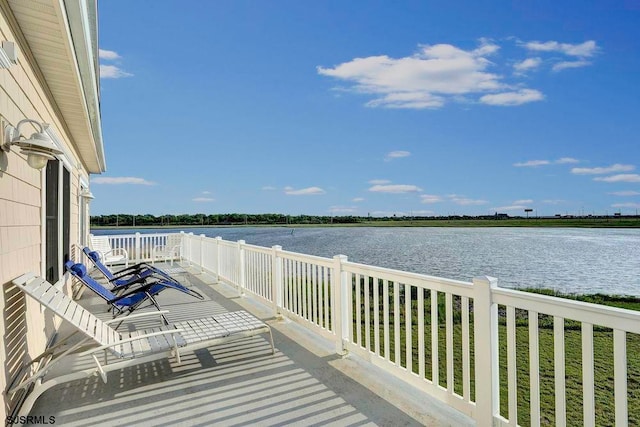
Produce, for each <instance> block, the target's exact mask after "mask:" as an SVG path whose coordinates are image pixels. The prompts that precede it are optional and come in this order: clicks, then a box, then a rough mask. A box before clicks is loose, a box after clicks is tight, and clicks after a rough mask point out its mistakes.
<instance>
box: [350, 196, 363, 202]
mask: <svg viewBox="0 0 640 427" xmlns="http://www.w3.org/2000/svg"><path fill="white" fill-rule="evenodd" d="M351 201H352V202H355V203H359V202H364V197H355V198H354V199H352V200H351Z"/></svg>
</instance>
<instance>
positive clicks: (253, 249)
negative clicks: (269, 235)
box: [244, 244, 273, 254]
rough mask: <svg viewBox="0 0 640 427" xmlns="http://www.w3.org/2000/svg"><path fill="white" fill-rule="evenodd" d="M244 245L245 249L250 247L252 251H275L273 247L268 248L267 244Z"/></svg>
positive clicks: (264, 252) (268, 252) (267, 252)
mask: <svg viewBox="0 0 640 427" xmlns="http://www.w3.org/2000/svg"><path fill="white" fill-rule="evenodd" d="M244 247H245V249H248V250H250V251H253V252H259V253H263V254H270V253H271V252H272V251H273V249H272V248H267V247H266V246H257V245H250V244H245V245H244Z"/></svg>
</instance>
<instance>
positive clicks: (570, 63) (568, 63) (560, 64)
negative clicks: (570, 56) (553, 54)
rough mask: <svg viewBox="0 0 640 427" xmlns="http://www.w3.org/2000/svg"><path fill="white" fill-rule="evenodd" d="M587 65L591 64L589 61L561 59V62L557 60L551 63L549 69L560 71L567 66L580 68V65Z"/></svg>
mask: <svg viewBox="0 0 640 427" xmlns="http://www.w3.org/2000/svg"><path fill="white" fill-rule="evenodd" d="M587 65H591V62H590V61H562V62H558V63H557V64H553V67H551V69H552V70H553V71H562V70H566V69H567V68H582V67H586V66H587Z"/></svg>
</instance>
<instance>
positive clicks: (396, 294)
mask: <svg viewBox="0 0 640 427" xmlns="http://www.w3.org/2000/svg"><path fill="white" fill-rule="evenodd" d="M393 343H394V347H395V362H396V366H401V363H400V289H399V284H398V282H393Z"/></svg>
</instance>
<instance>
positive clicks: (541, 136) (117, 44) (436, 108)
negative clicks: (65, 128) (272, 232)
mask: <svg viewBox="0 0 640 427" xmlns="http://www.w3.org/2000/svg"><path fill="white" fill-rule="evenodd" d="M99 26H100V27H99V39H100V49H101V52H100V56H101V59H100V62H101V97H102V98H101V106H102V121H103V137H104V143H105V150H106V155H107V172H106V173H104V174H102V175H94V176H92V179H91V183H92V184H91V189H92V192H93V193H94V195H95V196H96V198H95V200H94V201H93V202H92V208H91V209H92V214H110V213H136V214H145V213H150V214H155V215H160V214H180V213H206V214H212V213H231V212H239V213H284V214H291V215H297V214H314V215H363V216H366V215H368V214H370V215H372V216H385V215H393V214H396V215H427V216H429V215H449V214H457V215H462V214H468V215H482V214H489V213H490V214H493V213H494V212H496V211H497V212H504V213H509V214H511V215H524V209H525V208H530V209H533V210H534V211H535V213H537V214H538V215H554V214H558V213H559V214H574V215H575V214H591V213H594V214H605V213H608V214H613V213H614V212H622V213H623V214H635V213H636V210H637V209H639V208H640V169H639V168H640V148H639V147H640V137H639V136H640V1H637V0H627V1H561V2H559V1H536V2H533V1H531V2H529V1H513V2H492V1H467V2H450V1H393V2H392V1H366V2H365V1H349V2H345V1H318V2H311V1H257V0H256V1H239V0H234V1H177V0H174V1H165V0H154V1H153V2H152V1H129V0H127V1H125V0H105V1H101V2H99Z"/></svg>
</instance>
